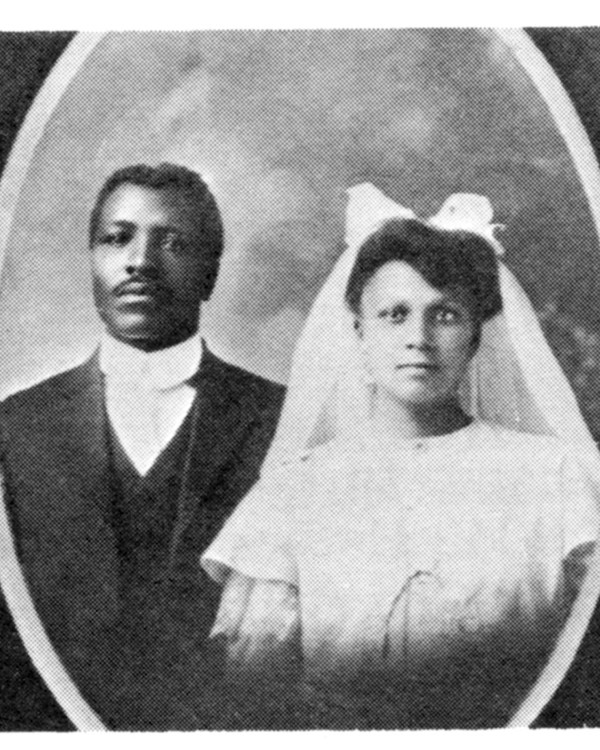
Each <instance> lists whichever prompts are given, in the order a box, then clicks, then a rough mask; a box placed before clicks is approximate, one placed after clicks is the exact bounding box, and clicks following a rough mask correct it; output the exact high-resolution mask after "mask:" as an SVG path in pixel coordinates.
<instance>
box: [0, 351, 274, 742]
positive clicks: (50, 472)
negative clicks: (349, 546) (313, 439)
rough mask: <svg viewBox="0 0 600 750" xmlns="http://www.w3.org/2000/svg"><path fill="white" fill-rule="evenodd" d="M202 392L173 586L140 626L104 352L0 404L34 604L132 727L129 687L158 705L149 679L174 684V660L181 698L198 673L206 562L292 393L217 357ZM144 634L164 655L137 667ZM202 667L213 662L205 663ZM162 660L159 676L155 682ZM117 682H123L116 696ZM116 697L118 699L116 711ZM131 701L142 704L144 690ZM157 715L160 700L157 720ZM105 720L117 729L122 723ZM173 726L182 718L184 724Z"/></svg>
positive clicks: (84, 678)
mask: <svg viewBox="0 0 600 750" xmlns="http://www.w3.org/2000/svg"><path fill="white" fill-rule="evenodd" d="M194 385H195V386H196V388H197V398H196V401H195V405H194V409H195V411H194V412H193V415H192V418H193V422H192V428H191V429H192V435H191V439H190V441H189V449H188V455H187V456H186V459H185V469H184V472H183V476H182V481H181V490H180V493H179V498H178V508H177V512H176V520H175V523H174V527H173V533H172V537H171V540H170V548H169V555H168V560H166V561H165V570H164V576H163V577H162V580H161V581H160V582H158V583H157V586H156V587H155V589H154V590H153V591H152V592H148V596H147V598H148V599H151V600H152V603H153V604H155V605H156V606H155V607H154V608H153V607H148V609H147V612H146V613H145V618H146V619H145V620H144V622H142V623H141V624H140V622H137V623H136V622H135V621H136V620H139V619H140V618H139V617H136V613H135V612H134V613H131V612H130V613H128V614H126V616H125V614H124V609H123V608H124V604H123V602H122V601H121V599H120V591H119V578H118V569H119V561H118V556H117V550H116V540H115V531H114V528H113V526H112V523H111V522H112V518H111V484H110V467H109V458H108V455H107V454H108V450H107V441H106V434H107V433H106V429H107V427H106V410H105V404H104V388H103V381H102V374H101V372H100V369H99V367H98V362H97V357H94V358H92V359H91V360H90V361H88V362H87V363H85V364H83V365H81V366H79V367H76V368H75V369H73V370H70V371H68V372H65V373H62V374H60V375H57V376H55V377H53V378H50V379H49V380H46V381H44V382H42V383H40V384H38V385H36V386H34V387H32V388H29V389H27V390H25V391H22V392H20V393H17V394H15V395H13V396H11V397H9V398H8V399H7V400H6V401H5V402H4V403H2V404H1V405H0V430H1V436H0V441H1V443H0V449H1V451H2V466H3V470H4V473H5V481H6V487H7V500H8V505H9V510H10V515H11V519H12V523H13V528H14V533H15V537H16V542H17V546H18V551H19V555H20V558H21V562H22V564H23V567H24V571H25V574H26V578H27V581H28V584H29V587H30V590H31V593H32V596H33V600H34V602H35V604H36V607H37V609H38V611H39V613H40V615H41V617H42V620H43V622H44V624H45V626H46V628H47V630H48V633H49V635H50V637H51V639H52V641H53V642H54V644H55V645H56V648H57V650H58V652H59V654H60V655H61V657H62V658H63V660H64V662H65V664H66V665H67V667H68V668H69V669H70V670H71V673H72V674H73V676H74V677H75V679H76V681H78V684H80V685H81V686H82V687H83V692H84V695H86V696H87V697H88V699H89V700H90V702H92V703H94V702H95V703H96V705H98V706H100V709H101V712H102V710H104V711H105V713H106V714H114V717H115V718H114V722H113V723H116V724H118V725H120V726H125V725H127V726H129V725H131V726H139V722H138V723H136V722H133V723H131V724H130V723H129V721H128V720H127V719H124V718H123V717H122V716H117V714H118V713H119V711H120V708H122V706H123V700H122V696H121V697H118V696H119V688H118V687H116V686H117V684H118V685H119V686H121V685H125V684H126V683H129V684H130V685H132V686H135V684H136V683H137V684H138V688H133V689H134V690H136V691H137V693H138V698H140V694H142V695H143V696H144V699H145V696H147V694H148V688H147V686H145V687H143V688H141V687H139V686H140V685H141V684H142V682H143V680H142V682H140V674H142V673H143V675H144V676H145V677H148V682H152V683H153V684H155V683H156V681H157V680H158V681H160V680H164V679H167V676H166V675H165V674H164V671H165V663H167V664H168V669H167V671H172V672H173V674H171V675H170V676H169V678H168V681H169V683H173V684H172V685H171V687H169V685H165V686H163V687H164V690H163V692H165V691H166V692H167V693H168V692H169V690H170V689H171V688H173V690H174V691H175V692H177V691H178V690H179V687H180V685H179V686H177V688H175V687H173V686H174V683H175V682H177V681H178V680H180V677H177V676H176V674H175V672H176V671H177V668H178V667H177V666H176V665H174V661H177V660H178V659H179V660H180V661H181V663H182V664H184V665H185V664H188V665H190V666H189V670H188V671H191V670H192V669H193V668H192V666H191V664H192V662H194V659H197V654H198V653H200V652H201V651H202V648H203V642H204V641H205V640H206V636H207V634H208V630H209V628H210V625H211V622H212V620H213V618H214V614H215V611H216V606H217V603H218V598H219V591H218V589H217V587H216V586H214V584H212V583H211V582H210V581H209V580H208V578H207V577H206V576H205V575H204V574H203V573H202V572H201V570H200V567H199V556H200V554H201V552H202V551H203V549H205V548H206V546H207V545H208V544H209V543H210V541H211V540H212V538H213V537H214V535H215V534H216V532H217V531H218V530H219V528H220V527H221V525H222V523H223V522H224V520H225V518H226V517H227V515H228V514H229V513H230V511H231V510H232V509H233V507H234V506H235V505H236V503H237V502H238V501H239V500H240V499H241V498H242V497H243V496H244V494H245V493H246V492H247V491H248V490H249V489H250V487H251V486H252V484H253V483H254V482H255V481H256V479H257V477H258V472H259V469H260V466H261V463H262V461H263V458H264V455H265V453H266V450H267V448H268V445H269V443H270V441H271V438H272V436H273V433H274V429H275V426H276V422H277V418H278V414H279V410H280V406H281V402H282V397H283V391H284V389H283V387H282V386H279V385H276V384H274V383H271V382H269V381H267V380H264V379H263V378H260V377H258V376H256V375H253V374H250V373H248V372H245V371H243V370H241V369H239V368H237V367H235V366H233V365H230V364H227V363H225V362H223V361H221V360H220V359H218V358H217V357H216V356H214V355H213V354H211V353H210V352H209V351H207V350H206V349H205V351H204V355H203V360H202V364H201V367H200V370H199V372H198V374H197V376H196V378H195V379H194ZM199 591H201V592H202V593H201V597H200V600H199V599H198V596H197V595H198V592H199ZM199 601H200V602H201V605H199V604H198V602H199ZM192 602H193V606H192V604H191V603H192ZM186 608H187V609H189V611H187V610H186ZM152 612H154V615H152V614H148V613H152ZM127 618H129V619H128V620H127ZM153 618H154V622H152V619H153ZM144 637H145V638H146V641H147V644H146V645H148V643H150V644H151V648H150V651H149V652H148V653H147V654H146V656H147V657H148V658H147V659H144V657H140V658H141V661H140V662H139V663H138V664H136V662H135V659H134V658H133V657H132V656H131V654H132V653H133V651H132V650H131V648H133V649H134V651H135V647H136V644H137V645H139V643H140V638H142V640H143V638H144ZM159 641H160V644H159ZM132 644H134V646H132ZM165 644H168V645H165ZM159 651H160V652H161V653H162V656H163V657H164V658H160V654H159ZM195 654H196V656H195ZM202 661H203V663H204V664H205V667H206V664H207V657H206V656H205V655H204V656H202ZM151 664H154V666H155V670H154V671H155V672H156V674H154V675H153V677H152V678H150V676H149V673H150V671H152V668H151V666H150V665H151ZM181 668H182V669H184V670H185V666H183V667H181ZM194 669H195V667H194ZM161 670H163V671H162V674H161ZM200 671H202V670H200ZM125 673H127V674H125ZM116 675H118V676H116ZM181 679H183V678H181ZM202 679H203V680H206V675H204V677H202ZM111 680H114V685H115V686H114V687H111V688H110V689H109V684H111ZM161 689H162V688H161ZM108 692H111V693H113V697H115V700H114V701H109V702H108V703H107V702H106V700H105V699H107V697H108V696H107V693H108ZM175 692H174V693H173V695H174V694H175ZM157 695H161V690H160V689H157ZM140 699H141V698H140ZM129 700H130V701H134V699H133V698H131V696H130V697H129ZM160 700H162V698H160ZM173 701H175V698H174V697H173ZM177 701H179V702H180V698H177ZM113 704H114V705H113ZM104 705H105V706H106V708H104V709H103V708H102V707H103V706H104ZM124 710H125V709H124ZM127 710H129V712H131V711H132V710H133V709H131V708H130V709H127ZM127 710H125V712H127ZM136 711H138V712H141V713H143V710H142V709H139V708H138V709H136ZM155 711H156V706H155V704H152V701H150V703H149V707H148V713H149V715H152V716H153V715H154V714H155ZM103 718H106V720H107V721H108V722H109V723H111V718H112V717H108V716H106V717H103ZM196 718H198V717H196ZM141 721H142V723H143V720H141ZM166 721H167V723H169V721H171V720H166ZM173 721H175V722H176V723H177V722H179V724H181V723H182V722H183V719H174V720H173ZM183 723H185V722H183ZM190 723H192V724H193V723H194V720H190ZM158 724H160V722H157V725H158ZM200 724H202V720H201V717H200ZM176 728H184V727H183V726H179V727H176Z"/></svg>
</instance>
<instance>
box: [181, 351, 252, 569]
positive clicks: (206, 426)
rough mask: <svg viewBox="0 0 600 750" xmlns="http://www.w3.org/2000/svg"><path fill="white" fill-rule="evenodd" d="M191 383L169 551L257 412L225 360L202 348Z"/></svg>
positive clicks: (209, 491) (210, 489) (206, 501)
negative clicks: (186, 443) (193, 390)
mask: <svg viewBox="0 0 600 750" xmlns="http://www.w3.org/2000/svg"><path fill="white" fill-rule="evenodd" d="M194 385H195V386H196V388H197V395H196V399H195V402H194V407H193V408H194V413H193V415H192V426H191V433H190V442H189V447H188V452H187V456H186V461H185V468H184V472H183V478H182V486H181V494H180V498H179V512H178V516H177V521H176V524H175V530H174V534H173V543H172V546H171V553H172V555H174V554H175V551H176V548H177V545H178V543H179V541H180V539H181V536H182V535H183V533H184V531H185V530H186V528H187V526H188V525H189V523H190V521H191V519H192V517H193V515H194V513H195V512H196V511H197V509H198V507H199V506H200V505H201V504H205V503H206V504H207V503H210V496H211V494H212V491H213V488H214V486H215V483H216V482H217V481H218V479H219V476H220V474H221V472H222V470H223V469H224V467H225V465H226V464H227V463H228V462H229V460H230V459H231V457H232V455H233V454H234V453H235V451H236V449H237V448H238V446H239V444H240V443H241V441H242V439H243V438H244V436H245V435H246V434H247V432H248V430H249V429H250V428H251V426H252V425H253V424H254V423H255V421H256V420H257V419H258V418H259V415H258V412H257V409H256V407H255V404H254V400H253V397H252V394H251V393H250V392H247V391H243V392H242V390H241V389H240V388H239V385H238V384H237V383H236V382H235V380H234V379H232V378H231V375H230V373H229V372H228V371H227V367H226V365H225V364H224V363H222V362H221V361H220V360H219V359H218V358H217V357H215V356H214V355H213V354H211V353H210V352H209V351H208V350H206V349H205V351H204V354H203V359H202V365H201V367H200V371H199V373H198V375H197V377H196V378H195V379H194Z"/></svg>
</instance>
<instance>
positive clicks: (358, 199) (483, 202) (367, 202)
mask: <svg viewBox="0 0 600 750" xmlns="http://www.w3.org/2000/svg"><path fill="white" fill-rule="evenodd" d="M493 217H494V210H493V208H492V204H491V203H490V201H489V199H488V198H486V197H485V196H484V195H476V194H475V193H454V194H453V195H451V196H449V197H448V198H447V199H446V200H445V201H444V204H443V206H442V207H441V208H440V210H439V211H438V212H437V214H435V216H432V217H431V218H429V219H419V217H418V216H417V215H416V214H415V212H414V211H412V210H411V209H410V208H405V207H404V206H401V205H400V204H399V203H396V202H395V201H393V200H392V199H391V198H388V197H387V196H386V195H384V194H383V193H382V192H381V191H380V190H378V189H377V188H376V187H375V186H374V185H372V184H371V183H370V182H363V183H362V184H360V185H355V186H354V187H351V188H350V189H349V190H348V207H347V210H346V244H347V246H348V247H360V245H362V243H363V242H364V241H365V240H366V239H367V237H369V236H370V235H371V234H373V232H375V231H377V229H379V228H380V227H381V226H383V224H384V223H385V222H386V221H390V220H392V219H416V220H417V221H422V222H423V223H424V224H428V225H429V226H432V227H435V228H436V229H442V230H448V231H453V230H462V231H466V232H472V233H473V234H477V235H479V236H480V237H483V238H484V239H485V240H487V241H488V242H489V243H490V245H491V246H492V247H493V249H494V252H495V253H496V255H498V256H502V255H504V248H503V247H502V245H501V244H500V243H499V242H498V240H497V239H496V237H495V236H494V231H495V230H496V229H499V228H503V225H502V224H494V223H493V222H492V219H493Z"/></svg>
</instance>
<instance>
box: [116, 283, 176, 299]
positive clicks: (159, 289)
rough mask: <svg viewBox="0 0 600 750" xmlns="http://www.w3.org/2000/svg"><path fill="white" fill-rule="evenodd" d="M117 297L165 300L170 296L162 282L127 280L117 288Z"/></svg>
mask: <svg viewBox="0 0 600 750" xmlns="http://www.w3.org/2000/svg"><path fill="white" fill-rule="evenodd" d="M115 296H116V297H136V298H142V299H153V300H154V299H156V300H160V301H164V300H166V299H167V298H168V296H169V295H168V294H167V290H166V289H165V288H164V287H163V286H161V285H160V284H154V283H152V282H151V281H150V282H148V281H127V282H125V283H124V284H121V285H119V286H118V287H117V288H116V290H115Z"/></svg>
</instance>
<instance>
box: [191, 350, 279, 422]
mask: <svg viewBox="0 0 600 750" xmlns="http://www.w3.org/2000/svg"><path fill="white" fill-rule="evenodd" d="M206 355H207V359H208V363H207V364H209V366H210V367H211V369H212V371H213V372H215V373H218V376H219V377H220V378H222V379H223V380H224V381H226V382H227V383H228V384H229V385H230V386H232V387H233V388H235V389H236V390H238V391H239V392H240V393H245V394H248V395H252V396H253V397H254V398H255V399H256V400H257V402H258V403H259V405H261V406H264V407H269V406H272V407H273V408H275V409H277V408H279V407H280V406H281V403H282V402H283V399H284V397H285V390H286V389H285V386H283V385H281V383H276V382H274V381H272V380H269V379H267V378H265V377H262V376H261V375H257V374H256V373H253V372H250V371H248V370H244V369H243V368H241V367H239V366H238V365H234V364H232V363H231V362H227V361H226V360H224V359H221V358H220V357H217V355H216V354H214V353H212V352H208V351H207V352H206Z"/></svg>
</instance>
